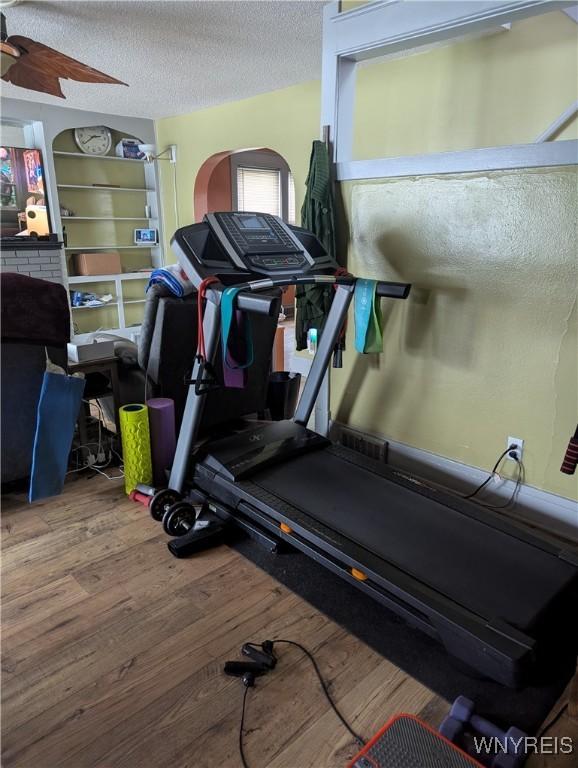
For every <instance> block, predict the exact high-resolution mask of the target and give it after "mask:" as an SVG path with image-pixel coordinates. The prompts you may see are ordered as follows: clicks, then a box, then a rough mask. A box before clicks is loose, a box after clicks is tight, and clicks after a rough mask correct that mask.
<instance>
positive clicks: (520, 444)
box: [506, 437, 524, 461]
mask: <svg viewBox="0 0 578 768" xmlns="http://www.w3.org/2000/svg"><path fill="white" fill-rule="evenodd" d="M511 445H515V446H516V456H515V458H514V456H510V454H509V453H507V454H506V458H507V459H510V461H515V460H516V459H517V460H518V461H522V455H523V453H524V441H523V440H522V439H521V438H520V437H509V438H508V440H507V441H506V448H509V447H510V446H511Z"/></svg>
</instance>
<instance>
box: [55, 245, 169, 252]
mask: <svg viewBox="0 0 578 768" xmlns="http://www.w3.org/2000/svg"><path fill="white" fill-rule="evenodd" d="M151 248H158V243H157V244H156V245H67V246H66V248H65V249H64V250H65V251H127V250H128V251H147V250H150V249H151Z"/></svg>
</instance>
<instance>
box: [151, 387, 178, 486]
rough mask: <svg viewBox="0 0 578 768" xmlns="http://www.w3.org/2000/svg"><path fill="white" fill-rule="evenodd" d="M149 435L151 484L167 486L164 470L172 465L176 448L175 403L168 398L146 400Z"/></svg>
mask: <svg viewBox="0 0 578 768" xmlns="http://www.w3.org/2000/svg"><path fill="white" fill-rule="evenodd" d="M147 408H148V409H149V428H150V433H151V456H152V464H153V482H154V484H155V486H157V487H161V488H162V487H163V486H165V485H166V484H167V478H166V474H165V470H167V469H168V468H170V467H171V466H172V464H173V459H174V457H175V448H176V444H177V441H176V436H175V403H174V401H173V400H171V398H170V397H153V398H151V399H150V400H147Z"/></svg>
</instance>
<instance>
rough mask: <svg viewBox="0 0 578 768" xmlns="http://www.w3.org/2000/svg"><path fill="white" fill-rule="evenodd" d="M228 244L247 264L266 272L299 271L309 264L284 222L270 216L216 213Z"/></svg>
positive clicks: (300, 246)
mask: <svg viewBox="0 0 578 768" xmlns="http://www.w3.org/2000/svg"><path fill="white" fill-rule="evenodd" d="M212 217H214V222H213V227H214V225H215V224H217V225H218V226H219V227H220V228H221V229H222V231H223V233H224V234H225V236H226V238H227V240H228V243H229V244H230V245H231V246H232V247H233V248H234V250H235V251H236V253H237V254H238V255H239V256H240V257H241V259H242V260H243V261H245V262H246V261H247V260H248V261H249V262H250V263H251V264H252V265H253V266H256V267H261V268H265V269H270V270H275V269H287V268H290V267H293V268H298V267H303V266H306V265H307V258H306V256H305V250H304V248H303V246H302V245H301V243H300V242H299V241H298V240H297V239H296V238H295V236H294V235H293V234H292V232H291V230H290V229H288V228H287V227H286V226H285V225H284V224H283V222H282V221H281V220H279V219H277V218H276V217H275V216H271V215H270V214H268V213H233V212H227V213H215V214H209V216H208V217H207V218H209V221H210V218H212Z"/></svg>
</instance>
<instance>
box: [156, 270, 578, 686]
mask: <svg viewBox="0 0 578 768" xmlns="http://www.w3.org/2000/svg"><path fill="white" fill-rule="evenodd" d="M182 266H183V267H185V264H184V263H183V265H182ZM187 266H188V269H187V272H188V271H190V269H191V266H190V264H189V265H187ZM355 279H356V278H354V277H349V278H341V277H340V278H335V277H331V276H329V275H319V274H317V275H309V276H308V277H302V278H295V277H292V278H277V279H261V280H254V281H251V282H248V283H244V284H242V288H244V289H246V291H245V290H244V291H242V292H240V293H239V294H238V296H237V302H238V306H239V307H242V308H243V309H245V308H246V309H247V311H255V312H259V313H265V314H268V313H270V311H271V303H270V299H266V298H265V297H259V298H258V297H257V296H255V295H253V296H251V294H255V293H258V292H259V291H261V290H267V289H270V288H272V287H277V286H278V285H286V284H295V283H297V284H299V283H327V284H333V285H335V288H336V290H335V296H334V299H333V302H332V305H331V309H330V312H329V315H328V318H327V321H326V324H325V327H324V331H323V334H322V335H321V339H320V342H319V345H318V348H317V353H316V355H315V358H314V359H313V362H312V365H311V370H310V373H309V375H308V377H307V381H306V384H305V387H304V390H303V393H302V395H301V398H300V400H299V403H298V406H297V410H296V412H295V416H294V419H293V420H294V421H295V422H296V423H298V424H301V425H303V426H305V425H307V423H308V421H309V419H310V417H311V414H312V411H313V408H314V404H315V400H316V397H317V394H318V392H319V389H320V387H321V384H322V381H323V378H324V376H325V372H326V370H327V368H328V366H329V362H330V358H331V354H332V351H333V348H334V346H335V344H336V342H337V340H338V338H339V334H340V332H341V328H342V327H343V323H344V322H345V319H346V317H347V311H348V308H349V306H350V303H351V300H352V297H353V291H354V287H355ZM409 288H410V286H408V285H406V284H400V283H385V282H380V283H378V289H377V293H378V295H381V296H389V297H391V298H406V297H407V295H408V293H409ZM221 291H222V288H221V287H220V286H217V287H214V288H213V290H210V291H208V292H207V303H206V309H205V313H204V319H203V328H204V333H205V348H206V355H207V360H208V361H210V362H213V361H214V358H215V354H216V351H217V348H218V339H219V330H220V312H219V305H220V298H221ZM250 299H253V301H250ZM199 368H200V366H199V363H198V362H195V366H194V369H193V375H192V379H193V380H194V379H196V378H197V377H198V376H199V372H200V371H199ZM205 396H206V395H205V394H203V393H200V394H197V393H196V391H195V387H194V385H192V384H191V385H189V391H188V394H187V401H186V406H185V411H184V415H183V420H182V424H181V429H180V432H179V438H178V442H177V448H176V453H175V459H174V462H173V467H172V470H171V475H170V479H169V488H171V489H173V490H175V491H177V492H179V493H183V492H184V490H185V482H186V479H187V475H188V474H189V471H190V464H191V456H192V450H193V448H194V445H195V442H196V440H197V436H198V432H199V426H200V423H201V419H202V414H203V404H204V398H205ZM327 450H331V451H336V450H338V451H339V452H340V453H342V454H343V453H345V454H346V455H347V459H348V460H349V461H352V462H356V463H358V464H361V465H362V466H364V467H366V468H368V469H370V470H371V471H372V472H375V473H377V474H381V475H383V476H385V477H387V478H389V479H391V480H394V481H395V482H396V483H399V484H402V485H406V487H408V488H410V489H411V490H412V491H413V492H416V493H419V494H422V495H426V496H428V495H429V496H432V495H435V498H436V500H437V501H439V502H441V503H443V504H446V505H447V506H451V507H453V508H454V509H457V510H458V511H460V512H462V513H464V514H467V515H470V516H472V517H476V518H477V519H478V520H483V522H487V523H488V525H491V526H492V527H495V528H499V529H501V530H502V531H504V532H507V533H508V534H510V535H513V536H515V537H517V538H519V539H521V540H523V541H525V542H526V543H527V544H529V545H531V546H533V547H538V548H540V549H542V550H543V551H546V552H548V553H549V554H552V555H553V556H554V557H559V558H561V559H563V560H566V561H567V562H569V563H571V564H573V565H578V557H577V555H576V553H575V552H574V551H573V550H568V551H560V550H558V549H557V548H556V547H555V546H553V545H551V544H549V543H548V542H546V541H544V540H542V539H539V538H537V537H535V536H533V535H532V534H531V533H529V532H527V531H526V530H525V529H523V528H521V527H520V526H517V525H515V524H514V523H512V522H510V521H506V520H504V518H503V517H501V516H499V515H497V514H495V513H491V512H490V510H484V517H483V518H482V514H481V512H479V511H478V510H477V509H476V508H475V505H474V504H472V503H471V502H465V501H462V500H459V499H457V498H456V497H455V496H452V495H451V494H449V493H444V492H442V491H439V492H438V491H433V490H432V489H426V488H425V486H422V487H420V486H419V485H416V484H415V483H413V482H412V483H410V482H409V481H408V480H404V479H403V473H399V472H395V471H393V470H391V469H390V468H386V467H384V466H382V465H381V464H379V463H377V462H374V461H372V460H370V459H368V458H367V457H365V456H364V457H363V460H361V459H360V457H358V456H357V455H356V454H355V453H353V452H352V451H347V449H343V448H341V447H340V448H338V449H337V448H335V447H332V448H330V449H327ZM193 461H194V458H193ZM189 477H192V479H193V484H194V487H195V489H198V490H200V491H201V493H203V494H205V495H206V496H207V500H208V502H209V503H210V504H212V505H213V506H214V507H215V509H216V511H217V512H218V513H219V514H220V516H221V517H223V518H224V519H230V520H232V521H234V522H237V523H238V525H239V527H241V528H243V529H245V530H246V531H249V532H251V531H252V532H253V533H254V534H257V535H258V536H261V537H264V538H265V539H267V540H268V541H270V540H271V535H272V536H273V537H275V538H276V539H278V540H286V541H287V542H289V543H290V544H291V545H293V546H294V547H296V548H297V549H299V550H301V551H302V552H304V553H306V554H307V555H309V556H310V557H312V558H313V559H314V560H316V561H317V562H319V563H321V564H322V565H324V566H325V567H327V568H328V569H329V570H331V571H332V572H333V573H336V574H338V575H339V576H341V577H342V578H345V579H347V580H348V581H349V582H350V583H353V584H354V585H355V586H357V587H358V588H359V589H361V590H362V591H364V592H366V593H367V594H369V595H370V596H371V597H372V598H374V599H375V600H376V601H377V602H379V603H381V604H382V605H384V606H386V607H387V608H389V609H392V610H393V611H394V612H395V613H397V614H398V615H401V616H403V617H404V619H405V620H406V621H407V622H408V623H410V624H412V625H413V626H416V627H418V628H419V629H421V630H422V631H424V632H425V633H427V634H429V635H430V636H434V637H437V638H438V639H439V640H440V641H441V643H442V644H443V645H444V647H445V648H446V650H447V651H448V653H449V654H450V655H452V656H454V657H456V658H458V659H460V660H462V661H463V662H465V663H466V664H467V665H469V666H475V667H476V668H477V669H478V670H481V671H482V672H483V673H484V674H486V675H488V676H489V677H491V678H493V679H494V680H497V681H498V682H500V683H503V684H504V685H507V686H510V687H518V686H519V685H520V684H521V683H522V681H523V679H524V678H525V676H526V668H527V667H528V666H530V665H531V664H532V662H533V661H534V658H535V652H536V639H535V638H533V637H530V636H528V635H527V634H525V633H523V632H520V631H519V630H517V629H516V628H515V627H512V626H510V625H508V624H507V623H506V622H505V621H502V620H499V619H488V618H486V617H483V616H480V615H478V614H476V613H474V612H473V611H471V610H469V609H468V608H467V607H466V606H464V605H460V604H458V603H456V602H455V601H454V600H452V599H449V598H447V597H446V596H445V595H443V594H441V593H440V592H437V591H436V590H435V589H433V588H431V587H429V586H428V585H427V584H425V583H423V582H421V581H419V580H418V579H417V578H415V577H414V576H412V575H410V574H408V573H406V572H404V571H403V570H401V569H399V568H397V567H395V566H394V565H392V564H391V563H389V562H387V561H386V560H383V559H382V558H380V557H379V556H377V555H375V554H374V553H372V552H370V551H368V550H367V549H365V548H364V547H362V546H360V545H359V544H357V543H356V542H354V541H352V540H351V539H348V538H347V537H345V536H343V535H341V534H339V533H337V532H336V531H334V530H333V529H330V528H328V527H327V526H326V525H324V524H322V523H320V522H319V521H317V520H315V519H313V518H312V517H310V516H309V515H307V514H306V513H305V512H304V511H303V510H301V509H298V508H297V507H295V506H292V505H291V504H289V503H287V502H286V501H284V500H283V499H281V498H279V497H278V496H275V495H273V494H272V493H269V492H268V491H266V490H264V489H263V488H261V487H260V486H259V485H258V483H254V482H252V481H250V480H248V481H243V480H241V481H237V482H234V481H230V480H227V479H226V478H224V477H222V476H220V475H218V474H216V473H215V471H214V470H211V469H210V468H208V467H207V466H205V465H203V463H202V460H201V461H197V462H196V463H195V464H194V469H193V470H192V471H191V472H190V474H189ZM282 523H283V524H285V526H288V527H289V531H290V532H285V531H284V530H283V529H282V528H281V527H280V526H281V524H282ZM356 570H357V571H360V572H361V573H362V576H363V577H365V578H363V579H358V578H356V577H355V574H354V571H356Z"/></svg>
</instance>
